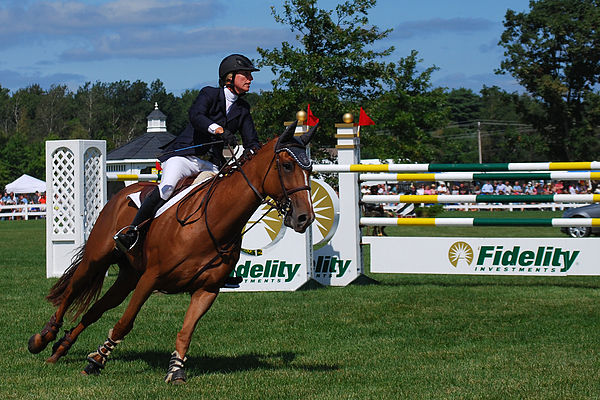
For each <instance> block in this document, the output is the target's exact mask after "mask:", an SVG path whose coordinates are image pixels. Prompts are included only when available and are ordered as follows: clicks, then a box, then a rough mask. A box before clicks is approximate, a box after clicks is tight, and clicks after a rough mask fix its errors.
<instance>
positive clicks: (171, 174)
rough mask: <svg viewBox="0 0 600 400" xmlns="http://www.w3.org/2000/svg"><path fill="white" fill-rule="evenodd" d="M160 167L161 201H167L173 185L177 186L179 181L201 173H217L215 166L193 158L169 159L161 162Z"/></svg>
mask: <svg viewBox="0 0 600 400" xmlns="http://www.w3.org/2000/svg"><path fill="white" fill-rule="evenodd" d="M161 166H162V178H161V180H160V184H159V185H158V189H159V190H160V197H161V198H162V199H163V200H167V199H168V198H169V197H170V196H171V194H172V193H173V190H174V189H175V185H177V182H179V180H180V179H182V178H185V177H187V176H191V175H195V174H197V173H199V172H201V171H212V172H215V173H217V172H219V169H218V168H217V166H216V165H214V164H213V163H211V162H210V161H206V160H202V159H200V158H198V157H195V156H186V157H180V156H175V157H171V158H169V159H168V160H166V161H165V162H163V163H162V165H161Z"/></svg>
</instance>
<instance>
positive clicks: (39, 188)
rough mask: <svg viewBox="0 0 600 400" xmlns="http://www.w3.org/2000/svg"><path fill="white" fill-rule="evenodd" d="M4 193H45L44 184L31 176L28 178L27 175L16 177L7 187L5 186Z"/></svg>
mask: <svg viewBox="0 0 600 400" xmlns="http://www.w3.org/2000/svg"><path fill="white" fill-rule="evenodd" d="M5 189H6V191H7V192H8V193H11V192H12V193H35V192H45V191H46V182H44V181H42V180H39V179H37V178H34V177H33V176H29V175H27V174H23V175H21V176H20V177H18V178H17V179H16V180H14V181H12V182H11V183H9V184H8V185H6V188H5Z"/></svg>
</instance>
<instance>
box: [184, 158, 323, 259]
mask: <svg viewBox="0 0 600 400" xmlns="http://www.w3.org/2000/svg"><path fill="white" fill-rule="evenodd" d="M230 150H231V149H230ZM284 151H286V152H287V153H288V154H290V156H291V157H292V158H293V159H294V161H295V162H296V164H297V165H298V166H299V167H300V168H302V169H303V170H305V171H308V172H309V173H310V172H311V171H312V164H309V165H308V166H305V165H302V164H301V163H300V162H299V160H298V159H297V158H296V157H295V156H294V155H293V153H292V151H291V150H290V149H289V147H286V146H284V147H282V148H280V149H275V154H273V158H271V162H270V163H269V166H268V168H267V170H266V172H265V174H264V176H263V178H262V181H261V186H260V187H261V189H262V192H261V191H259V190H258V189H257V188H256V187H255V186H254V185H253V184H252V182H251V181H250V179H249V178H248V176H247V175H246V173H245V172H244V169H243V168H242V164H240V162H239V160H238V159H237V158H236V157H234V158H232V161H231V162H230V163H228V164H226V165H225V166H224V167H223V168H221V170H220V171H219V173H218V174H217V175H216V176H215V177H214V178H213V179H212V180H211V181H210V186H209V188H208V190H207V192H206V194H205V195H204V198H203V199H202V201H201V203H200V205H199V206H198V208H197V209H196V210H195V211H194V212H192V213H191V214H190V215H188V216H187V217H185V218H183V219H180V218H179V216H178V215H177V213H178V211H179V207H180V206H181V205H182V204H183V203H184V202H185V201H187V200H189V199H191V198H192V197H193V195H194V194H196V193H198V192H199V191H200V190H202V189H203V188H204V185H202V186H200V187H198V188H197V189H196V190H194V191H192V192H190V193H188V194H187V195H186V197H185V198H184V199H182V200H181V201H180V203H179V205H178V207H177V212H176V218H177V221H178V222H179V223H180V224H181V225H188V224H193V223H195V222H197V221H198V220H200V219H201V217H198V218H196V219H194V220H191V221H190V218H191V217H192V216H193V215H194V214H196V213H197V212H198V211H200V209H202V210H203V213H204V216H205V217H204V223H205V225H206V231H207V232H208V235H209V236H210V238H211V240H212V242H213V244H214V246H215V250H216V251H217V253H218V254H219V255H221V256H223V255H225V254H227V253H228V252H229V250H230V249H231V246H232V245H233V244H234V243H236V242H237V241H238V239H240V240H241V237H242V236H243V235H244V234H245V233H246V232H248V231H249V230H250V229H252V228H253V227H254V226H255V225H256V224H258V223H259V222H260V221H261V220H262V219H263V218H264V217H265V216H266V215H267V214H268V213H269V212H271V210H273V209H274V210H276V211H277V213H278V214H279V215H280V216H281V217H282V218H284V219H285V217H286V216H287V214H288V213H289V212H290V211H291V209H292V207H291V204H292V200H291V198H290V196H291V195H292V194H294V193H297V192H300V191H303V190H307V191H310V190H311V188H310V186H309V185H302V186H298V187H295V188H292V189H288V188H287V187H286V186H285V182H284V179H283V175H282V167H281V161H280V155H281V153H282V152H284ZM233 153H234V152H233V151H232V154H233ZM273 165H275V167H276V168H275V169H276V170H277V176H278V179H279V184H280V185H281V191H282V196H281V197H280V198H278V199H274V198H271V197H268V196H265V195H263V193H264V192H265V182H266V180H267V177H268V176H269V173H270V172H271V169H272V168H273ZM226 168H227V169H229V170H228V171H225V169H226ZM231 171H233V172H236V171H237V172H239V173H240V174H241V175H242V176H243V177H244V180H245V181H246V183H247V185H248V187H250V189H252V191H253V192H254V194H255V195H256V197H258V199H259V200H260V204H267V205H269V208H268V209H267V211H266V212H265V213H264V214H263V215H262V216H261V217H260V218H259V219H258V220H257V221H256V222H254V223H253V224H252V225H251V226H250V227H248V228H247V229H245V230H244V231H243V232H241V234H240V235H239V237H236V238H234V239H233V240H232V241H230V242H229V243H226V244H224V245H221V244H220V243H219V242H218V240H217V238H216V237H215V236H214V234H213V233H212V231H211V229H210V226H209V224H208V217H207V210H208V203H209V201H210V199H211V198H212V195H213V194H214V191H215V189H216V182H217V181H218V177H219V176H224V175H225V174H227V173H233V172H231Z"/></svg>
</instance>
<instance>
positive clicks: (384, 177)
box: [359, 171, 600, 182]
mask: <svg viewBox="0 0 600 400" xmlns="http://www.w3.org/2000/svg"><path fill="white" fill-rule="evenodd" d="M359 179H360V180H361V181H363V182H368V181H412V182H431V181H463V182H466V181H492V180H514V181H523V180H530V179H546V180H549V179H551V180H590V179H600V172H591V171H580V172H508V173H507V172H504V173H493V172H492V173H478V172H439V173H433V174H428V173H413V174H411V173H405V174H385V173H383V174H360V178H359Z"/></svg>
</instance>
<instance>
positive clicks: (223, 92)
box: [114, 54, 260, 252]
mask: <svg viewBox="0 0 600 400" xmlns="http://www.w3.org/2000/svg"><path fill="white" fill-rule="evenodd" d="M255 71H258V69H257V68H256V67H255V66H254V65H253V64H252V62H251V61H250V60H249V59H248V58H247V57H245V56H243V55H241V54H231V55H229V56H227V57H225V58H224V59H223V60H222V61H221V64H220V65H219V87H209V86H207V87H205V88H203V89H202V90H200V94H199V95H198V97H197V98H196V100H195V101H194V103H193V104H192V106H191V107H190V110H189V113H188V114H189V118H190V122H189V123H188V125H187V126H186V128H185V130H184V131H183V132H181V134H180V135H179V136H177V137H176V138H175V139H173V140H172V141H171V142H169V143H167V144H166V145H164V146H163V147H162V149H163V150H165V152H164V153H163V154H162V155H161V156H159V157H158V159H159V160H160V161H161V163H162V179H161V182H160V184H159V185H158V186H157V187H156V188H155V189H154V190H153V191H152V192H151V193H150V194H149V195H148V196H147V197H146V199H145V200H144V202H143V203H142V205H141V206H140V209H139V210H138V212H137V214H136V216H135V218H134V219H133V222H132V223H131V225H130V226H129V227H128V229H127V231H125V232H119V233H117V234H116V235H115V236H114V240H115V242H116V245H117V247H118V248H119V249H120V250H121V251H123V252H127V251H129V250H131V249H132V248H133V246H135V244H136V243H137V239H138V235H139V234H140V233H141V232H142V231H144V232H145V231H147V229H143V230H142V229H138V226H139V225H140V224H141V223H142V222H144V221H146V220H149V219H152V218H153V217H154V214H155V213H156V211H157V210H158V209H159V208H160V207H161V206H162V205H163V204H164V203H165V202H166V201H167V199H168V198H169V197H170V196H171V194H172V193H173V190H174V188H175V185H176V184H177V182H178V181H179V180H180V179H182V178H185V177H187V176H192V175H195V174H197V173H199V172H201V171H212V172H218V170H219V167H221V166H222V165H223V164H224V163H225V158H224V157H223V148H224V144H227V145H228V146H231V147H235V146H237V140H236V137H235V134H234V133H235V132H239V133H240V134H241V136H242V143H243V145H244V149H245V152H254V151H255V150H257V149H258V148H259V147H260V144H259V142H258V134H257V133H256V129H255V128H254V121H253V120H252V117H251V116H250V105H249V104H248V103H247V102H246V101H245V100H244V99H242V98H241V97H242V96H243V95H244V94H246V93H247V92H248V91H249V90H250V83H251V82H252V79H253V77H252V72H255ZM212 142H217V143H212ZM203 144H206V145H205V146H202V145H203ZM199 145H200V146H199Z"/></svg>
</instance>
